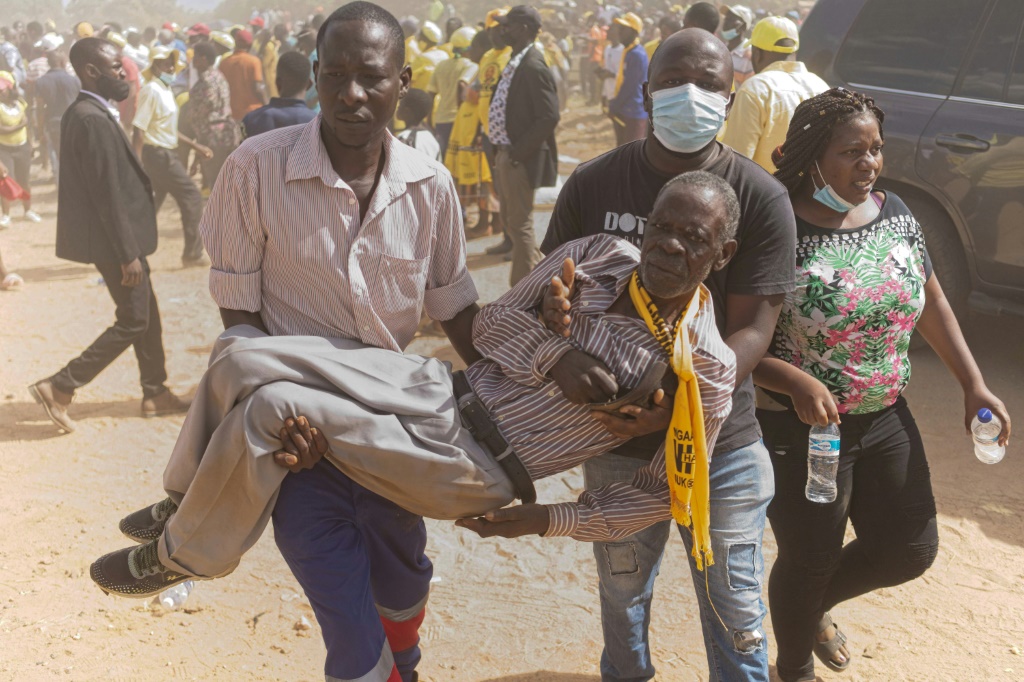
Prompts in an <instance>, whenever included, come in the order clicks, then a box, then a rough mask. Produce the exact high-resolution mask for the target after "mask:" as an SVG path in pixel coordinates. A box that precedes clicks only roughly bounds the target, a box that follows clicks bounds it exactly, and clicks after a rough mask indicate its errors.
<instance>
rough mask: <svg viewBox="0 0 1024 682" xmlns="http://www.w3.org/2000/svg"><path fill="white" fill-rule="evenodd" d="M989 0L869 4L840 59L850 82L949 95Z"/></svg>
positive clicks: (879, 0) (904, 0)
mask: <svg viewBox="0 0 1024 682" xmlns="http://www.w3.org/2000/svg"><path fill="white" fill-rule="evenodd" d="M988 4H989V0H955V1H954V0H899V1H898V2H895V1H894V0H868V2H867V3H866V4H865V5H864V9H863V10H862V11H861V13H860V15H859V16H858V17H857V21H856V22H855V23H854V25H853V28H852V29H850V33H849V34H848V35H847V37H846V42H845V43H844V44H843V47H842V49H841V50H840V52H839V56H838V58H837V59H836V71H837V72H838V73H839V75H840V76H841V77H842V78H843V80H845V81H846V82H847V83H857V84H862V85H873V86H876V87H884V88H894V89H897V90H908V91H911V92H926V93H932V94H936V95H948V94H950V92H952V90H953V82H954V81H955V80H956V75H957V72H958V71H959V70H960V64H961V62H962V61H963V58H964V54H965V53H966V52H967V47H968V45H969V44H970V42H971V37H972V36H973V35H974V31H975V29H976V28H977V26H978V23H979V21H980V20H981V17H982V16H984V14H985V8H986V7H987V6H988Z"/></svg>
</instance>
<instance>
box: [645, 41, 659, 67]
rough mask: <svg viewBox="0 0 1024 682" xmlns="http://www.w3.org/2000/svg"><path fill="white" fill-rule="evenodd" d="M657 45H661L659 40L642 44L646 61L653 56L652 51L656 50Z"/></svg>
mask: <svg viewBox="0 0 1024 682" xmlns="http://www.w3.org/2000/svg"><path fill="white" fill-rule="evenodd" d="M658 45H661V38H655V39H654V40H652V41H650V42H647V43H644V52H646V53H647V59H648V61H649V60H650V59H651V57H653V56H654V51H655V50H657V49H658Z"/></svg>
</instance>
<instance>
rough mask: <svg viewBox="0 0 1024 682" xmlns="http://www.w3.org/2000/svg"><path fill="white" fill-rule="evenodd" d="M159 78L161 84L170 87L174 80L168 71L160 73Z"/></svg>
mask: <svg viewBox="0 0 1024 682" xmlns="http://www.w3.org/2000/svg"><path fill="white" fill-rule="evenodd" d="M159 78H160V80H161V82H163V84H164V85H166V86H167V87H171V83H173V82H174V76H173V75H171V74H169V73H162V74H160V76H159Z"/></svg>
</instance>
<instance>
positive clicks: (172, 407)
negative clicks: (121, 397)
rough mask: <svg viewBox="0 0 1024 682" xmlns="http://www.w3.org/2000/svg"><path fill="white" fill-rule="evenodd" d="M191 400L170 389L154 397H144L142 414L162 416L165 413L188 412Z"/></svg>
mask: <svg viewBox="0 0 1024 682" xmlns="http://www.w3.org/2000/svg"><path fill="white" fill-rule="evenodd" d="M191 404H192V401H191V400H185V399H184V398H179V397H178V396H176V395H174V394H173V393H171V392H170V391H169V390H167V391H164V392H163V393H158V394H157V395H155V396H153V397H152V398H143V399H142V416H143V417H146V418H147V419H148V418H149V417H162V416H163V415H165V414H181V413H183V412H188V406H189V405H191Z"/></svg>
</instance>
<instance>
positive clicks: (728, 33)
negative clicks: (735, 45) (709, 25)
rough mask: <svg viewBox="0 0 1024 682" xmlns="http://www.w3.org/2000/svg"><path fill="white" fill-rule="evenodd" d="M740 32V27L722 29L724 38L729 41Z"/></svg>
mask: <svg viewBox="0 0 1024 682" xmlns="http://www.w3.org/2000/svg"><path fill="white" fill-rule="evenodd" d="M739 34H740V32H739V30H738V29H735V28H730V29H729V30H728V31H722V40H724V41H725V42H727V43H728V42H729V41H731V40H733V39H735V38H736V37H737V36H738V35H739Z"/></svg>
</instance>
